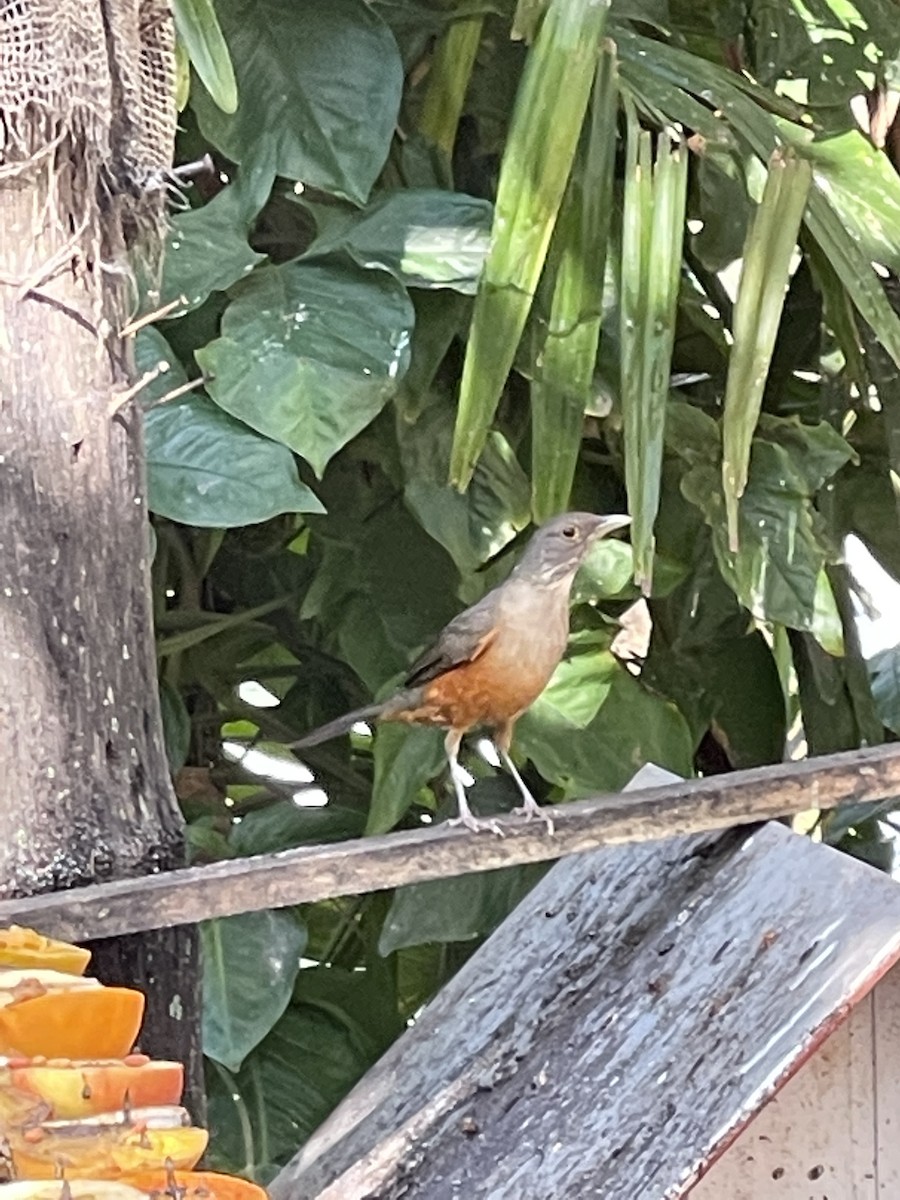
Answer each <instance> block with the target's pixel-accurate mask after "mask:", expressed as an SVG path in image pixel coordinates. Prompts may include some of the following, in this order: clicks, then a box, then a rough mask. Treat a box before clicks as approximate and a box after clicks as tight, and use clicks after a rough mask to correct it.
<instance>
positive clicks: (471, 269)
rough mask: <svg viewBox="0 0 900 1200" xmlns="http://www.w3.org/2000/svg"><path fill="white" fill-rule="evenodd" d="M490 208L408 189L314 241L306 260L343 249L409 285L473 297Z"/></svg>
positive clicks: (459, 195)
mask: <svg viewBox="0 0 900 1200" xmlns="http://www.w3.org/2000/svg"><path fill="white" fill-rule="evenodd" d="M491 212H492V209H491V205H490V204H489V203H488V202H487V201H486V200H476V199H475V198H474V197H473V196H465V195H463V194H462V193H460V192H442V191H438V190H437V189H436V188H408V189H405V190H404V191H400V192H391V193H389V194H388V195H386V196H380V197H379V198H378V199H376V200H374V201H373V202H372V203H371V204H370V205H368V206H367V208H366V209H365V210H364V211H363V212H362V213H360V214H359V216H358V217H357V218H354V219H353V220H352V221H351V222H350V223H349V224H347V225H344V226H343V227H341V228H339V229H337V230H334V231H331V232H328V233H325V234H323V235H322V236H321V237H319V238H317V239H316V240H315V241H314V242H313V244H312V245H311V246H310V248H309V250H308V251H307V252H306V254H305V255H304V259H306V260H309V259H315V258H320V257H321V256H322V255H326V254H331V253H333V252H335V251H345V252H346V253H347V254H348V255H349V256H350V257H351V258H352V259H353V261H354V262H355V263H357V264H358V265H359V266H360V267H364V268H365V269H367V270H372V269H380V270H383V271H390V273H391V274H392V275H394V276H396V278H397V279H399V280H401V281H402V282H403V283H405V284H406V285H407V286H408V287H417V288H452V289H453V290H455V291H458V292H463V293H466V294H473V293H474V292H475V288H476V285H477V283H478V276H479V275H480V274H481V269H482V267H483V266H484V260H485V256H486V255H487V251H488V244H489V241H490V232H491Z"/></svg>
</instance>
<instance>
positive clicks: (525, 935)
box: [271, 823, 900, 1200]
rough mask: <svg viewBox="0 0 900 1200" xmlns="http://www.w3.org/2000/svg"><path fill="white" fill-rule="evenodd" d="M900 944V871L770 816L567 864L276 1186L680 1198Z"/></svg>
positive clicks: (457, 1196) (290, 1198) (291, 1199)
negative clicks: (899, 879)
mask: <svg viewBox="0 0 900 1200" xmlns="http://www.w3.org/2000/svg"><path fill="white" fill-rule="evenodd" d="M898 955H900V887H898V885H897V884H896V883H894V881H892V880H891V879H890V878H889V877H887V876H884V875H880V874H878V873H877V872H875V871H874V870H872V869H871V868H869V867H867V866H865V865H864V864H862V863H860V862H858V861H856V860H853V859H850V858H848V857H847V856H844V855H841V854H839V853H837V852H836V851H833V850H831V849H829V848H827V847H824V846H822V845H818V844H815V843H812V842H810V841H809V840H807V839H805V838H802V837H800V836H798V835H795V834H793V833H791V832H790V831H789V830H787V829H785V828H784V827H783V826H780V825H777V824H774V823H773V824H769V825H767V826H765V827H763V828H762V829H759V830H756V831H754V832H752V833H749V834H748V833H747V832H746V831H732V832H730V833H728V834H725V835H720V836H717V837H710V836H702V837H692V838H689V839H677V840H673V841H669V842H667V843H665V844H662V845H650V846H634V847H629V848H627V849H623V848H617V849H602V850H598V851H595V852H594V853H591V854H587V855H584V856H581V857H579V858H572V859H568V860H566V861H565V862H563V863H560V864H558V865H557V866H556V867H555V868H554V869H553V870H552V871H550V872H549V873H548V874H547V875H546V876H545V877H544V879H543V880H542V881H541V882H540V883H539V884H538V885H537V887H536V888H535V889H534V891H532V892H531V893H530V894H529V896H528V897H526V899H525V900H524V901H523V902H522V903H521V904H520V905H519V907H518V908H517V909H516V910H515V912H514V913H513V914H512V915H511V916H510V917H509V918H508V920H507V921H506V922H505V923H504V924H503V925H502V926H501V927H500V928H499V929H498V930H497V931H496V932H495V933H494V935H493V936H492V937H491V938H490V939H488V941H487V942H486V943H485V944H484V946H482V947H481V948H480V949H479V950H478V951H477V952H476V954H475V955H473V957H472V958H471V959H470V960H469V962H468V963H467V964H466V965H465V966H464V967H463V968H462V970H461V971H460V972H459V973H458V974H457V975H456V976H455V977H454V978H453V980H451V982H450V983H449V984H448V985H447V986H446V987H445V988H444V990H443V991H442V992H441V993H440V994H439V995H438V996H437V998H436V999H435V1000H434V1001H433V1003H432V1004H431V1005H430V1006H429V1007H428V1008H427V1009H426V1010H425V1012H424V1014H423V1015H422V1016H421V1018H420V1019H419V1021H418V1022H417V1024H416V1025H415V1026H414V1027H413V1028H412V1029H411V1030H410V1031H408V1032H407V1033H406V1034H405V1035H404V1036H403V1037H401V1038H400V1039H399V1040H398V1041H397V1042H396V1043H395V1044H394V1046H393V1047H391V1049H390V1050H388V1052H387V1053H386V1054H385V1055H384V1057H383V1058H382V1059H381V1060H380V1062H379V1063H377V1064H376V1066H375V1067H374V1068H373V1069H372V1070H371V1071H370V1072H369V1073H368V1075H367V1076H366V1077H364V1079H363V1080H362V1081H361V1082H360V1083H359V1084H358V1085H357V1087H356V1088H355V1089H354V1090H353V1091H352V1092H351V1093H350V1095H349V1096H348V1097H347V1099H346V1100H345V1101H344V1103H343V1104H342V1105H341V1106H339V1108H338V1109H337V1110H336V1111H335V1113H334V1114H333V1115H332V1116H331V1117H330V1118H329V1120H328V1121H327V1122H326V1123H325V1124H324V1125H323V1126H322V1127H321V1129H320V1130H319V1131H318V1132H317V1133H316V1134H314V1135H313V1137H312V1139H311V1140H310V1141H309V1142H308V1143H307V1145H306V1147H304V1149H303V1151H302V1152H301V1154H300V1155H299V1156H298V1157H297V1159H296V1160H295V1161H294V1162H293V1163H292V1164H291V1165H290V1166H289V1167H287V1168H286V1169H285V1170H284V1171H283V1172H282V1174H281V1175H280V1176H279V1177H278V1178H277V1179H276V1180H275V1182H274V1183H273V1184H272V1185H271V1194H272V1196H273V1200H313V1198H316V1200H363V1197H366V1198H367V1200H400V1198H401V1197H402V1198H403V1200H425V1198H426V1197H427V1198H428V1200H463V1198H466V1200H477V1198H483V1200H487V1198H490V1200H556V1198H559V1200H562V1198H563V1197H576V1196H577V1197H579V1200H582V1198H587V1197H598V1198H602V1200H676V1198H677V1197H680V1196H683V1195H686V1194H687V1193H688V1191H689V1190H690V1188H691V1186H692V1185H693V1184H694V1183H696V1181H697V1179H698V1177H699V1176H700V1175H702V1173H703V1172H704V1171H705V1170H706V1169H707V1168H708V1165H709V1164H710V1163H711V1162H712V1161H713V1160H714V1159H715V1158H716V1157H717V1156H718V1155H719V1154H721V1153H722V1151H723V1150H724V1149H725V1147H726V1146H727V1145H728V1144H729V1142H730V1141H731V1140H732V1139H733V1138H734V1137H735V1136H736V1135H737V1134H738V1133H739V1132H740V1130H742V1129H743V1128H744V1127H745V1126H746V1124H747V1123H748V1122H749V1121H750V1119H751V1118H752V1116H753V1115H754V1114H755V1113H756V1112H757V1111H758V1110H759V1109H760V1108H761V1106H762V1105H763V1104H764V1103H765V1101H766V1100H767V1099H768V1098H769V1097H770V1096H771V1095H772V1094H773V1093H774V1092H775V1091H776V1089H777V1088H778V1087H779V1086H780V1085H781V1084H782V1083H783V1082H784V1080H785V1079H786V1078H787V1077H788V1076H790V1074H791V1073H792V1072H794V1071H795V1070H796V1069H797V1068H798V1067H799V1066H800V1065H801V1064H802V1062H803V1061H804V1060H805V1059H806V1058H808V1057H809V1056H810V1055H811V1054H812V1053H813V1052H814V1051H815V1049H816V1048H817V1046H818V1045H819V1044H820V1042H821V1041H822V1040H823V1039H824V1038H825V1037H827V1035H828V1034H829V1033H830V1032H831V1030H832V1029H833V1028H834V1027H835V1025H836V1024H837V1023H838V1022H839V1021H840V1020H841V1019H842V1018H843V1017H844V1016H846V1014H847V1012H849V1011H850V1009H851V1008H852V1007H853V1006H854V1004H855V1003H856V1002H857V1001H858V1000H859V998H860V997H861V996H862V995H863V994H864V993H865V992H866V991H867V989H869V988H870V987H871V986H872V985H873V984H874V983H875V982H876V980H877V979H878V977H879V976H880V975H881V974H882V973H883V972H884V971H886V970H887V969H888V968H889V967H890V966H891V964H892V963H893V962H894V961H895V960H896V959H897V957H898Z"/></svg>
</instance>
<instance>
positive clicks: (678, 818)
mask: <svg viewBox="0 0 900 1200" xmlns="http://www.w3.org/2000/svg"><path fill="white" fill-rule="evenodd" d="M893 796H900V747H898V746H878V747H873V748H869V749H865V750H854V751H850V752H848V753H844V754H834V755H828V756H823V757H821V758H816V759H806V760H804V761H802V762H791V763H783V764H778V765H776V766H771V767H760V768H756V769H754V770H751V771H737V772H734V773H733V774H730V775H717V776H713V777H712V778H709V779H693V780H687V781H685V782H679V783H677V784H672V785H670V786H665V787H654V788H645V789H642V790H640V791H634V792H628V793H619V794H615V795H603V796H595V797H592V798H590V799H586V800H579V801H577V802H574V803H572V804H564V805H560V806H559V807H557V808H556V809H554V819H555V821H556V833H555V834H554V836H552V837H550V836H548V834H547V832H546V829H545V828H544V826H543V825H542V824H540V823H539V822H535V823H532V824H525V823H524V822H523V821H521V820H519V819H516V818H513V817H505V818H502V819H501V820H500V824H501V826H502V828H503V830H504V833H505V835H506V836H505V837H503V838H499V837H497V836H496V835H494V834H488V833H485V834H478V835H474V834H472V833H470V832H468V831H467V830H465V829H461V828H459V827H458V826H448V825H437V826H434V827H432V828H429V829H413V830H401V831H400V832H398V833H391V834H387V835H385V836H383V837H371V838H358V839H354V840H353V841H348V842H339V843H336V844H328V845H315V846H301V847H299V848H298V849H296V850H285V851H283V852H281V853H278V854H266V855H260V856H259V857H255V858H242V859H229V860H228V861H225V862H219V863H213V864H211V865H209V866H203V867H188V868H185V869H183V870H178V871H169V872H166V873H163V874H159V875H151V876H146V877H142V878H139V879H122V880H116V881H114V882H112V883H104V884H96V885H90V886H88V887H83V888H76V889H73V890H71V891H68V892H54V893H50V894H47V895H43V896H35V897H32V898H30V899H20V900H4V901H2V902H0V926H4V925H8V924H13V923H16V924H21V925H32V926H34V927H35V928H37V929H39V930H41V931H42V932H43V933H46V934H49V935H51V936H55V937H63V938H68V939H71V940H73V941H85V940H87V939H89V938H97V937H113V936H118V935H119V934H123V933H136V932H141V931H143V930H147V929H157V928H165V927H168V926H172V925H181V924H186V923H189V922H194V921H202V920H206V919H208V918H210V917H225V916H230V915H232V914H234V913H240V912H252V911H257V910H259V909H264V908H281V907H285V906H287V905H290V904H300V903H305V902H310V901H314V900H324V899H326V898H328V897H332V896H350V895H360V894H362V893H364V892H372V891H380V890H384V889H386V888H392V887H397V886H399V885H401V884H407V883H420V882H422V881H423V880H426V879H438V878H446V877H448V876H452V875H465V874H468V873H469V872H472V871H484V870H490V869H493V868H497V867H507V866H511V865H513V864H515V863H524V862H540V861H546V860H547V859H554V858H562V857H563V856H564V855H568V854H577V853H582V852H584V851H586V850H591V849H594V848H595V847H597V846H610V845H617V844H622V843H625V842H647V841H653V840H658V839H661V838H669V837H676V836H681V835H684V834H690V833H701V832H707V831H711V830H717V829H727V828H729V827H730V826H733V825H746V824H750V823H753V822H758V821H765V820H769V819H771V818H774V817H786V816H791V815H792V814H794V813H798V812H803V811H805V810H807V809H810V808H819V809H830V808H835V807H837V806H838V805H839V804H843V803H845V802H847V801H853V802H855V803H863V802H871V801H880V800H889V799H890V798H891V797H893Z"/></svg>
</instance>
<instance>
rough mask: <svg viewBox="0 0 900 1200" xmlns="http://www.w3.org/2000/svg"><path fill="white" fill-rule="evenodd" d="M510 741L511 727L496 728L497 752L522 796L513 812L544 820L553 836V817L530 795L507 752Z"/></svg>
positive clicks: (527, 819)
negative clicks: (519, 803) (520, 801)
mask: <svg viewBox="0 0 900 1200" xmlns="http://www.w3.org/2000/svg"><path fill="white" fill-rule="evenodd" d="M511 741H512V729H510V728H504V729H500V730H498V731H497V734H496V736H495V737H494V745H495V746H496V747H497V753H498V754H499V755H500V759H501V761H502V763H503V765H504V766H505V767H506V769H507V771H509V773H510V775H512V777H513V779H514V780H515V781H516V787H517V788H518V789H519V793H520V795H521V797H522V804H521V805H520V807H519V808H514V809H513V813H515V814H517V815H519V814H521V815H522V816H523V817H524V818H525V820H526V821H530V820H531V819H532V818H533V817H537V818H538V820H539V821H543V822H544V824H545V825H546V826H547V833H548V834H549V835H550V837H553V834H554V832H555V830H556V826H555V825H554V823H553V818H552V817H551V816H550V814H549V813H548V812H547V810H546V809H545V808H541V806H540V804H538V802H537V800H535V798H534V796H532V794H531V790H530V788H529V787H528V784H527V783H526V782H525V780H524V779H523V778H522V776H521V775H520V773H519V768H518V767H517V766H516V764H515V763H514V762H513V760H512V758H511V756H510V753H509V744H510V742H511Z"/></svg>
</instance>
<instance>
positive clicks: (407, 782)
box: [366, 724, 446, 834]
mask: <svg viewBox="0 0 900 1200" xmlns="http://www.w3.org/2000/svg"><path fill="white" fill-rule="evenodd" d="M374 759H375V783H374V785H373V788H372V807H371V809H370V810H369V819H368V821H367V822H366V833H368V834H373V833H387V832H388V830H389V829H393V828H394V826H395V825H396V824H397V822H398V821H399V820H400V818H401V817H402V816H403V814H404V813H405V812H406V810H407V809H408V808H409V806H410V805H411V804H412V803H413V801H414V800H415V799H416V796H417V795H418V794H419V791H420V790H421V789H422V788H423V787H425V785H426V784H427V783H429V782H430V781H431V780H432V779H434V777H435V776H436V775H438V774H440V771H441V769H442V767H443V766H444V765H445V763H446V755H445V754H444V739H443V734H442V733H441V731H440V730H438V729H416V728H410V727H409V726H403V725H390V724H385V725H382V726H381V728H380V729H379V730H378V735H377V737H376V738H375V749H374Z"/></svg>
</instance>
